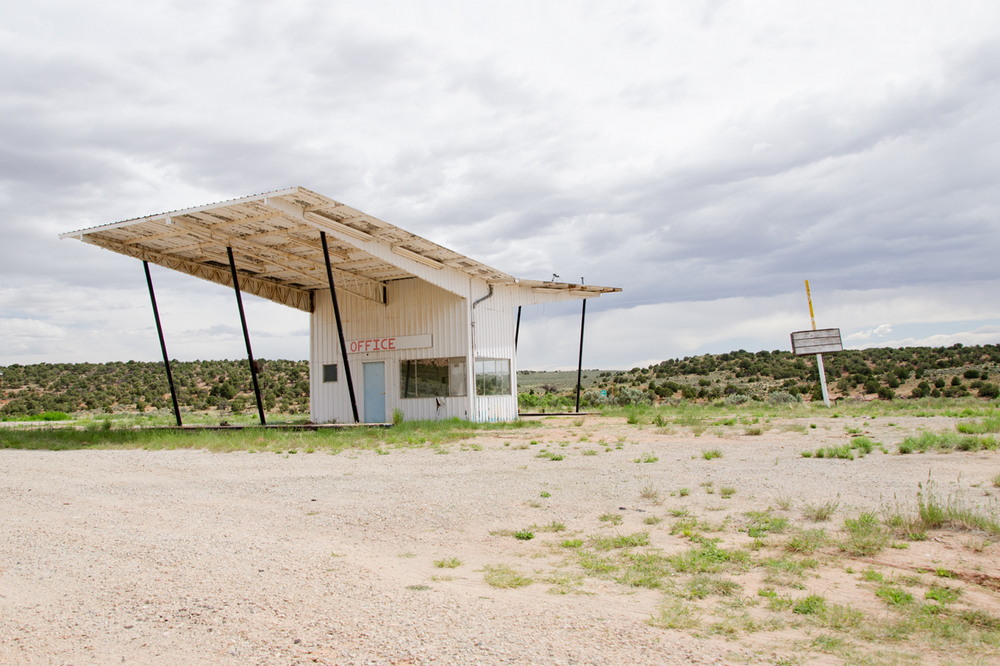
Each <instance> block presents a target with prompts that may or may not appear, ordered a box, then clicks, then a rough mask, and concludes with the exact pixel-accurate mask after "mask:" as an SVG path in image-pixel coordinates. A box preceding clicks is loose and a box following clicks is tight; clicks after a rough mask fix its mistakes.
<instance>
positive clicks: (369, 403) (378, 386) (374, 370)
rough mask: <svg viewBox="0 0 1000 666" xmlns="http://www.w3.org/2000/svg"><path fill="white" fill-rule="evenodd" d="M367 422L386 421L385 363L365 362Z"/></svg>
mask: <svg viewBox="0 0 1000 666" xmlns="http://www.w3.org/2000/svg"><path fill="white" fill-rule="evenodd" d="M364 375H365V423H385V363H381V362H380V363H365V364H364Z"/></svg>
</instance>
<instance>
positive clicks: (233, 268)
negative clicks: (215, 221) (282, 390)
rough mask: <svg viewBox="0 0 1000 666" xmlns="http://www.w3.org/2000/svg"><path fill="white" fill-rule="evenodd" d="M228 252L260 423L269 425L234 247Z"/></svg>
mask: <svg viewBox="0 0 1000 666" xmlns="http://www.w3.org/2000/svg"><path fill="white" fill-rule="evenodd" d="M226 254H228V255H229V271H230V272H231V273H232V275H233V291H235V292H236V306H237V308H239V311H240V324H241V325H242V326H243V340H244V342H246V344H247V363H249V364H250V379H251V380H252V383H253V395H254V397H255V398H257V415H258V416H260V424H261V425H262V426H266V425H267V419H266V418H265V417H264V402H263V400H261V397H260V384H259V383H258V382H257V362H256V361H254V360H253V349H251V348H250V330H249V329H248V328H247V316H246V313H245V312H244V311H243V295H242V294H240V279H239V277H238V276H237V275H236V260H235V259H233V248H231V247H227V248H226Z"/></svg>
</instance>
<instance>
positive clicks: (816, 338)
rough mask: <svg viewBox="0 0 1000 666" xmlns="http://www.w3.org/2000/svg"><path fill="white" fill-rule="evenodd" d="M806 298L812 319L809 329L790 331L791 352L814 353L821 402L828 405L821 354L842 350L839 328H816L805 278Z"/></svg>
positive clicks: (801, 354)
mask: <svg viewBox="0 0 1000 666" xmlns="http://www.w3.org/2000/svg"><path fill="white" fill-rule="evenodd" d="M806 300H808V301H809V319H810V320H811V321H812V330H811V331H795V332H794V333H792V353H794V354H795V355H797V356H806V355H809V354H816V368H817V369H818V370H819V385H820V388H821V389H822V390H823V404H824V405H826V406H827V407H829V406H830V393H829V391H828V390H827V388H826V370H825V369H824V368H823V354H830V353H833V352H839V351H844V345H843V342H842V341H841V339H840V329H839V328H821V329H817V328H816V315H815V313H814V312H813V302H812V294H811V293H810V292H809V280H806Z"/></svg>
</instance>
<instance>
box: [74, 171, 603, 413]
mask: <svg viewBox="0 0 1000 666" xmlns="http://www.w3.org/2000/svg"><path fill="white" fill-rule="evenodd" d="M60 238H77V239H79V240H82V241H83V242H85V243H90V244H92V245H96V246H98V247H102V248H105V249H107V250H111V251H113V252H117V253H120V254H123V255H127V256H130V257H134V258H136V259H139V260H141V261H142V262H143V266H144V268H145V273H146V280H147V285H148V288H149V294H150V298H151V301H152V306H153V314H154V318H155V320H156V327H157V332H158V334H159V337H160V347H161V350H162V352H163V359H164V364H165V367H166V372H167V378H168V383H169V384H170V389H171V394H172V396H173V402H174V412H175V415H176V419H177V424H178V425H181V417H180V409H179V407H178V405H177V398H176V392H175V391H174V387H173V380H172V377H171V372H170V361H169V357H168V354H167V347H166V341H165V340H164V336H163V329H162V326H161V324H160V313H159V311H158V308H157V305H156V297H155V293H154V290H153V283H152V278H151V277H150V272H149V264H150V263H152V264H157V265H160V266H164V267H166V268H169V269H173V270H176V271H180V272H182V273H187V274H189V275H193V276H195V277H198V278H201V279H204V280H208V281H211V282H215V283H217V284H220V285H224V286H227V287H229V288H231V289H233V290H234V292H235V297H236V302H237V306H238V308H237V309H238V312H239V316H240V319H241V325H242V328H243V334H244V339H245V342H246V348H247V359H248V363H249V366H250V373H251V378H252V381H253V388H254V393H255V396H256V398H257V410H258V413H259V417H260V422H261V424H262V425H264V424H265V423H266V417H265V414H264V409H263V406H262V403H261V400H260V389H259V381H260V380H259V377H258V372H257V363H256V362H255V360H254V358H253V351H252V346H251V339H250V334H249V327H248V324H247V321H246V316H245V312H244V308H243V301H242V296H241V294H242V293H244V292H245V293H249V294H253V295H255V296H259V297H261V298H265V299H268V300H271V301H274V302H277V303H280V304H282V305H286V306H288V307H292V308H296V309H298V310H302V311H304V312H308V313H310V352H309V375H310V380H309V382H310V417H311V419H312V421H314V422H315V423H351V422H354V423H359V422H363V423H384V422H386V421H387V420H388V417H389V415H391V414H393V413H394V412H395V411H396V410H399V412H401V413H402V415H403V416H404V417H405V418H406V419H408V420H410V419H444V418H452V417H458V418H461V419H468V420H470V421H505V420H513V419H516V418H517V417H518V410H517V356H516V347H517V338H518V334H519V330H518V329H519V324H520V308H521V307H522V306H527V305H535V304H541V303H548V302H554V301H562V300H569V299H588V298H594V297H597V296H600V295H601V294H606V293H611V292H617V291H621V290H620V289H619V288H616V287H601V286H596V285H584V284H572V283H566V282H556V281H539V280H523V279H518V278H515V277H513V276H511V275H508V274H506V273H503V272H501V271H498V270H496V269H494V268H491V267H489V266H486V265H484V264H482V263H479V262H478V261H475V260H473V259H470V258H468V257H465V256H462V255H461V254H458V253H457V252H454V251H452V250H449V249H448V248H445V247H442V246H440V245H437V244H435V243H432V242H431V241H429V240H426V239H424V238H421V237H419V236H416V235H414V234H412V233H409V232H407V231H405V230H403V229H400V228H399V227H396V226H393V225H391V224H388V223H386V222H383V221H381V220H379V219H376V218H374V217H372V216H370V215H367V214H365V213H363V212H361V211H359V210H356V209H354V208H351V207H349V206H346V205H344V204H342V203H340V202H337V201H334V200H333V199H329V198H327V197H324V196H322V195H320V194H317V193H315V192H312V191H310V190H307V189H305V188H301V187H293V188H289V189H285V190H278V191H274V192H267V193H264V194H259V195H255V196H250V197H244V198H241V199H233V200H230V201H224V202H221V203H214V204H208V205H205V206H198V207H195V208H188V209H185V210H178V211H173V212H170V213H161V214H157V215H149V216H146V217H141V218H135V219H131V220H125V221H123V222H116V223H113V224H106V225H102V226H97V227H91V228H89V229H82V230H79V231H73V232H69V233H65V234H61V235H60ZM581 341H582V330H581Z"/></svg>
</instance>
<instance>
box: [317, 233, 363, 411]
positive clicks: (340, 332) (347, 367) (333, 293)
mask: <svg viewBox="0 0 1000 666" xmlns="http://www.w3.org/2000/svg"><path fill="white" fill-rule="evenodd" d="M319 239H320V241H322V242H323V259H324V260H325V261H326V279H327V281H328V282H329V283H330V298H332V299H333V318H334V319H336V320H337V336H338V337H339V338H340V356H341V357H342V358H343V359H344V376H345V377H346V378H347V392H348V393H350V394H351V411H352V412H353V413H354V422H355V423H361V419H360V418H359V417H358V399H357V396H355V395H354V380H353V379H352V377H351V364H350V363H349V362H348V360H347V342H346V341H345V340H344V327H343V325H341V321H340V305H339V304H338V303H337V290H336V289H335V288H334V286H333V267H332V266H331V265H330V250H329V248H328V247H327V244H326V232H325V231H321V232H319Z"/></svg>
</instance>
